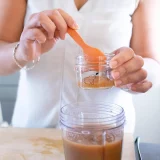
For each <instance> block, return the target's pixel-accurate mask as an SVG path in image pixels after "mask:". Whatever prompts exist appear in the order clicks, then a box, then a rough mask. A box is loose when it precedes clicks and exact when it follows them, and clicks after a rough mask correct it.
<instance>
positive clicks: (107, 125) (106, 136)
mask: <svg viewBox="0 0 160 160" xmlns="http://www.w3.org/2000/svg"><path fill="white" fill-rule="evenodd" d="M60 123H61V128H62V135H63V144H64V153H65V160H82V159H83V160H121V153H122V142H123V130H124V123H125V114H124V110H123V108H121V107H120V106H118V105H115V104H106V105H104V104H94V103H89V102H88V103H85V102H83V103H76V104H69V105H66V106H64V107H62V108H61V113H60Z"/></svg>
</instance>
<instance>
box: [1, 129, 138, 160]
mask: <svg viewBox="0 0 160 160" xmlns="http://www.w3.org/2000/svg"><path fill="white" fill-rule="evenodd" d="M0 160H64V153H63V144H62V137H61V131H60V130H57V129H19V128H0ZM122 160H135V152H134V140H133V136H132V135H131V134H125V135H124V144H123V156H122Z"/></svg>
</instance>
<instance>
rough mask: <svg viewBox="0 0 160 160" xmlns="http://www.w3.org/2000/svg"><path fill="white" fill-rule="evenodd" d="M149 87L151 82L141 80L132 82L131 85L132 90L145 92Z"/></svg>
mask: <svg viewBox="0 0 160 160" xmlns="http://www.w3.org/2000/svg"><path fill="white" fill-rule="evenodd" d="M150 88H152V83H151V82H149V81H143V82H140V83H137V84H133V85H132V86H131V90H132V91H135V92H141V93H145V92H147V91H148V90H149V89H150Z"/></svg>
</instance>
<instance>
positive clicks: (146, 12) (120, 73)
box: [110, 0, 160, 92]
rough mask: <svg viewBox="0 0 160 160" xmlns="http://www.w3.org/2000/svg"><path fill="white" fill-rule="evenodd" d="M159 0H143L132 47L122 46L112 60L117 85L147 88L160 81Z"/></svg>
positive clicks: (133, 89) (135, 22)
mask: <svg viewBox="0 0 160 160" xmlns="http://www.w3.org/2000/svg"><path fill="white" fill-rule="evenodd" d="M159 8H160V1H159V0H140V3H139V6H138V8H137V10H136V11H135V13H134V14H133V17H132V20H133V34H132V39H131V44H130V47H131V48H120V49H119V50H117V51H116V52H115V54H117V55H116V56H115V57H114V58H113V59H112V61H111V64H110V66H111V68H113V71H112V76H113V78H114V79H115V85H116V86H117V87H122V86H124V85H128V86H130V88H131V90H132V91H136V92H146V91H148V90H149V89H150V88H151V87H152V85H156V84H158V83H159V82H160V76H159V75H160V65H159V64H158V62H160V45H159V44H158V43H159V42H160V18H158V17H159V16H160V9H159Z"/></svg>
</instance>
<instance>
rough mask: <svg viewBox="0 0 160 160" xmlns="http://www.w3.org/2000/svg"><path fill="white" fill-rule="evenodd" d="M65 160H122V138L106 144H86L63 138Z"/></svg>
mask: <svg viewBox="0 0 160 160" xmlns="http://www.w3.org/2000/svg"><path fill="white" fill-rule="evenodd" d="M63 143H64V151H65V160H121V152H122V140H119V141H117V142H111V143H108V142H107V144H105V145H85V144H80V143H75V142H72V141H68V140H66V139H64V140H63Z"/></svg>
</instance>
